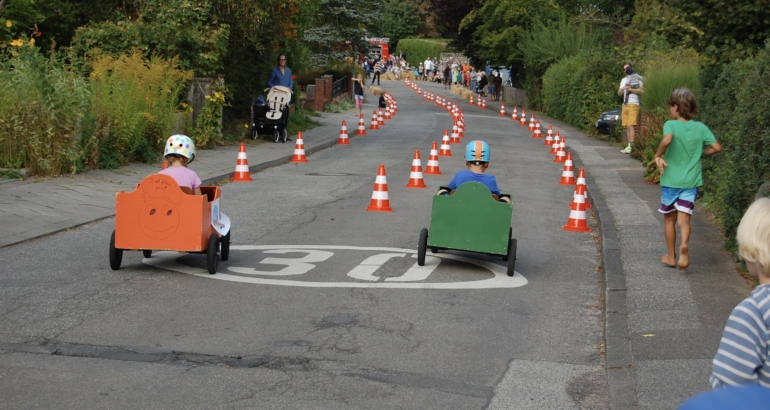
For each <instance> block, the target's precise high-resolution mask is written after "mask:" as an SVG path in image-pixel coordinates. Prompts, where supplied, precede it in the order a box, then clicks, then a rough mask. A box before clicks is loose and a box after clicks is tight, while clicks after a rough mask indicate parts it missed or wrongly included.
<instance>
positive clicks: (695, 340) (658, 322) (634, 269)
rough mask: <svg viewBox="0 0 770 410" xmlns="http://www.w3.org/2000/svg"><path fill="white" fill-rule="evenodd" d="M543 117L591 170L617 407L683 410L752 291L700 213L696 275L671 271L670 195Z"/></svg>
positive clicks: (614, 152) (493, 111)
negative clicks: (665, 202)
mask: <svg viewBox="0 0 770 410" xmlns="http://www.w3.org/2000/svg"><path fill="white" fill-rule="evenodd" d="M419 85H420V86H421V87H422V89H423V90H426V89H428V90H429V91H432V92H434V93H437V94H441V95H443V96H446V97H448V98H450V99H452V100H454V101H458V104H460V107H461V108H462V109H463V111H464V114H465V115H489V116H490V118H492V117H494V116H497V115H498V113H499V111H500V103H499V102H490V101H489V100H487V109H486V110H483V109H481V108H479V107H477V106H472V105H470V104H469V103H468V102H467V101H463V102H459V101H460V99H459V97H458V96H456V95H454V94H451V93H449V92H448V91H444V90H443V87H442V86H440V85H438V86H437V85H430V84H428V83H425V82H420V83H419ZM505 108H506V114H507V117H497V118H498V120H499V121H510V122H511V123H512V124H513V121H511V120H510V115H511V112H512V110H513V107H508V106H506V107H505ZM519 112H521V110H519ZM527 113H528V116H529V114H531V113H532V112H531V111H530V110H527ZM535 116H536V118H537V119H539V120H540V122H541V126H542V132H543V136H545V133H546V131H547V129H548V125H553V127H554V130H556V129H558V130H560V131H561V134H562V135H563V136H566V142H567V148H568V150H569V151H571V152H572V154H573V158H574V159H575V170H576V171H577V170H578V169H579V168H581V167H585V170H586V174H587V175H586V177H587V181H588V192H589V196H590V197H591V203H592V204H593V205H594V208H593V213H594V215H595V216H596V217H597V218H598V220H599V226H600V228H601V231H602V232H601V234H602V262H603V266H602V269H603V273H604V285H605V292H604V305H605V306H604V313H605V335H604V336H605V337H604V340H605V346H604V347H605V359H606V366H607V375H608V382H609V388H610V391H609V393H610V408H612V409H632V408H639V409H651V410H652V409H655V410H659V409H674V408H676V407H677V406H678V405H679V404H680V403H681V402H682V401H684V400H685V399H687V398H688V397H691V396H692V395H694V394H696V393H699V392H702V391H706V390H709V389H710V388H711V386H710V385H709V376H710V375H711V360H712V359H713V357H714V354H715V353H716V351H717V349H718V347H719V340H720V338H721V336H722V331H723V329H724V325H725V323H726V321H727V318H728V317H729V315H730V312H731V311H732V309H733V308H734V307H735V305H737V304H738V303H739V302H740V301H741V300H743V299H744V298H745V297H746V296H748V295H749V294H750V292H751V287H750V286H749V285H748V284H747V283H746V281H745V280H743V279H742V278H741V277H740V276H739V274H738V272H737V270H736V267H735V263H734V262H733V258H732V256H731V255H730V254H729V253H728V252H727V251H725V249H724V236H723V235H722V234H721V232H720V230H719V229H718V228H717V227H715V226H714V225H713V224H712V223H711V222H710V221H709V220H708V218H707V217H706V215H705V214H704V212H703V210H702V209H700V207H698V206H696V208H695V213H694V215H693V217H692V220H691V223H692V235H691V239H690V241H691V245H690V258H691V264H690V267H689V269H687V270H686V271H678V270H676V269H671V268H666V267H664V266H663V264H662V263H661V262H660V259H661V257H662V256H663V255H664V254H665V253H666V244H665V238H664V235H663V215H662V214H661V213H659V212H657V209H658V207H659V206H660V187H659V186H658V185H651V184H648V183H647V182H646V181H645V180H644V179H643V178H642V175H643V173H644V168H643V166H642V165H641V163H640V162H639V161H638V160H635V159H633V158H630V157H629V156H628V155H626V154H622V153H620V147H613V146H609V145H608V144H607V143H606V142H603V141H600V140H598V139H595V138H591V137H588V136H586V135H585V134H583V133H581V132H579V131H578V130H576V129H574V128H572V127H570V126H568V125H566V124H563V123H560V122H558V121H554V120H551V119H548V118H546V117H544V116H542V115H540V114H539V113H535ZM512 126H514V125H512ZM515 126H517V127H518V125H515ZM533 143H535V144H542V140H533Z"/></svg>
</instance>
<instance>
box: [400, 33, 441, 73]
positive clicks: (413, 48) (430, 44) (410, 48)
mask: <svg viewBox="0 0 770 410" xmlns="http://www.w3.org/2000/svg"><path fill="white" fill-rule="evenodd" d="M398 50H404V53H406V60H407V61H408V62H409V65H411V66H412V67H417V66H418V65H420V63H421V62H423V61H425V59H426V58H428V57H430V58H434V57H439V56H440V55H441V53H442V52H444V51H446V44H443V43H439V42H436V41H435V40H429V39H422V38H405V39H401V40H399V41H398V44H397V45H396V48H391V49H390V53H391V54H396V55H398Z"/></svg>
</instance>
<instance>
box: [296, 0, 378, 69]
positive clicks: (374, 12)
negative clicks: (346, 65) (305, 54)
mask: <svg viewBox="0 0 770 410" xmlns="http://www.w3.org/2000/svg"><path fill="white" fill-rule="evenodd" d="M378 13H379V7H378V6H377V3H370V2H366V1H363V0H321V2H320V4H319V7H318V11H317V12H316V14H315V18H314V21H313V22H314V23H315V26H314V27H311V28H309V29H307V30H306V31H305V35H304V40H305V42H307V45H308V47H309V48H310V49H311V50H312V55H311V57H310V60H311V62H312V64H314V65H316V66H319V67H320V66H324V65H326V64H327V63H328V62H330V61H340V60H343V59H345V58H346V57H351V56H353V55H354V54H355V52H356V51H359V50H362V49H364V50H365V49H368V45H369V43H368V41H366V37H367V34H368V33H369V32H375V31H376V30H370V29H371V28H373V27H374V25H375V23H376V21H377V17H378Z"/></svg>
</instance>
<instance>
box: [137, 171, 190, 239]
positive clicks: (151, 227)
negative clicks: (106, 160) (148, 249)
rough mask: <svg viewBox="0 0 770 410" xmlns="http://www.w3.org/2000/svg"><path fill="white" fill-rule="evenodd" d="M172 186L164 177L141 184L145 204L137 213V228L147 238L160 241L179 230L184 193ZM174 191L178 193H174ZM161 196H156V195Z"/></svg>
mask: <svg viewBox="0 0 770 410" xmlns="http://www.w3.org/2000/svg"><path fill="white" fill-rule="evenodd" d="M171 188H172V185H170V184H169V183H168V180H167V179H166V178H165V177H162V176H160V175H159V178H153V179H152V181H150V182H149V183H144V184H142V191H143V196H144V201H145V204H144V206H143V207H142V208H141V211H140V212H139V221H138V223H139V228H140V229H141V230H142V232H143V233H144V234H145V235H147V237H149V238H152V239H155V240H161V239H166V238H169V237H171V236H172V235H173V234H174V233H175V232H176V231H177V229H179V222H180V219H181V218H180V210H179V206H178V205H179V204H181V203H182V195H184V193H183V192H182V191H180V190H179V188H176V190H171ZM175 191H178V193H177V192H175ZM161 194H162V195H163V196H158V195H161Z"/></svg>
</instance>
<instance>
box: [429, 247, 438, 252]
mask: <svg viewBox="0 0 770 410" xmlns="http://www.w3.org/2000/svg"><path fill="white" fill-rule="evenodd" d="M430 253H438V248H434V247H432V246H431V248H430Z"/></svg>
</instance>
